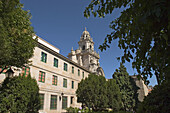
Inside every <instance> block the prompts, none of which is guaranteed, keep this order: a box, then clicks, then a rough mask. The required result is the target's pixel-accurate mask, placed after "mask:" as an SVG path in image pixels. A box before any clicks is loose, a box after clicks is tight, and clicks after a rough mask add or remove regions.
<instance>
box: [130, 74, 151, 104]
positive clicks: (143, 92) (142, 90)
mask: <svg viewBox="0 0 170 113" xmlns="http://www.w3.org/2000/svg"><path fill="white" fill-rule="evenodd" d="M131 77H132V78H133V79H134V81H135V83H136V86H137V87H138V88H139V89H138V91H137V93H138V100H139V101H140V102H142V101H143V99H144V98H145V96H147V95H148V93H149V91H148V87H147V85H146V84H145V83H144V81H143V80H142V79H138V77H137V75H132V76H131Z"/></svg>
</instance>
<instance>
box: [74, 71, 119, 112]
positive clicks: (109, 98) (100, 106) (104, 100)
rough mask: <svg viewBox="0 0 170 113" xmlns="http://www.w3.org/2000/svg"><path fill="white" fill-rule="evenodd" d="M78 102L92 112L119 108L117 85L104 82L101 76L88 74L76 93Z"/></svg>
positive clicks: (112, 82)
mask: <svg viewBox="0 0 170 113" xmlns="http://www.w3.org/2000/svg"><path fill="white" fill-rule="evenodd" d="M76 94H77V97H78V101H79V102H81V103H82V104H85V105H86V106H87V107H89V108H92V109H93V110H94V111H102V110H106V108H108V107H109V108H113V109H114V110H115V111H118V110H119V109H120V108H121V96H120V91H119V87H118V85H116V82H115V81H114V80H109V81H106V79H105V78H104V77H103V76H98V75H94V74H90V75H89V77H88V78H86V79H85V80H82V81H81V82H80V83H79V85H78V89H77V91H76Z"/></svg>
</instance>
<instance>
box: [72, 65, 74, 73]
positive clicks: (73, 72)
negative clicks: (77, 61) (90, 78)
mask: <svg viewBox="0 0 170 113" xmlns="http://www.w3.org/2000/svg"><path fill="white" fill-rule="evenodd" d="M72 73H73V74H74V67H73V66H72Z"/></svg>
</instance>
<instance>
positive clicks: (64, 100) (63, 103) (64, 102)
mask: <svg viewBox="0 0 170 113" xmlns="http://www.w3.org/2000/svg"><path fill="white" fill-rule="evenodd" d="M66 108H67V97H66V96H63V97H62V109H66Z"/></svg>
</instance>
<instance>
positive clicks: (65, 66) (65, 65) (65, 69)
mask: <svg viewBox="0 0 170 113" xmlns="http://www.w3.org/2000/svg"><path fill="white" fill-rule="evenodd" d="M64 71H67V64H66V63H64Z"/></svg>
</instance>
